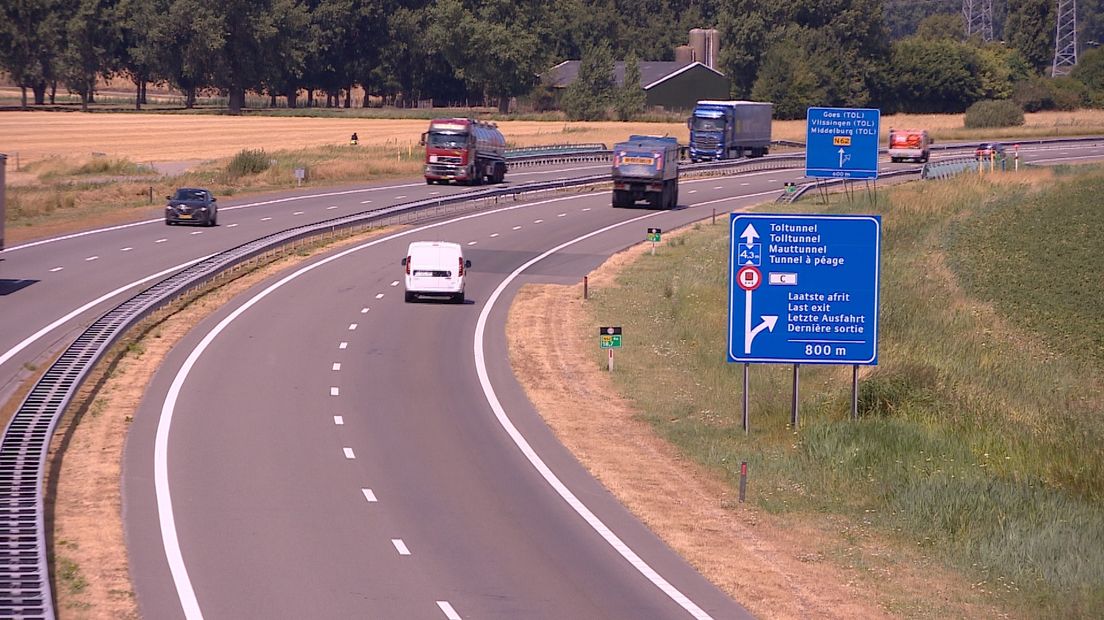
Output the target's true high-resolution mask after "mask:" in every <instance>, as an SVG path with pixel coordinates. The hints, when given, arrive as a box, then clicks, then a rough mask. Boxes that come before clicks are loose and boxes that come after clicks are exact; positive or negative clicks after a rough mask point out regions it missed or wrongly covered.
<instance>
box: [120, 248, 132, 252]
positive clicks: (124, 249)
mask: <svg viewBox="0 0 1104 620" xmlns="http://www.w3.org/2000/svg"><path fill="white" fill-rule="evenodd" d="M133 249H134V248H120V249H119V251H120V252H129V251H131V250H133Z"/></svg>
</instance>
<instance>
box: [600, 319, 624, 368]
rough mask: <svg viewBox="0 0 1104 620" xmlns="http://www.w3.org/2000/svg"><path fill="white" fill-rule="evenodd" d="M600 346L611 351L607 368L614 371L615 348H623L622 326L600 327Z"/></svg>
mask: <svg viewBox="0 0 1104 620" xmlns="http://www.w3.org/2000/svg"><path fill="white" fill-rule="evenodd" d="M598 346H599V347H601V348H603V349H606V350H607V351H608V352H609V358H608V361H607V362H606V370H607V371H609V372H613V350H614V349H620V348H621V326H620V325H615V326H611V327H599V328H598Z"/></svg>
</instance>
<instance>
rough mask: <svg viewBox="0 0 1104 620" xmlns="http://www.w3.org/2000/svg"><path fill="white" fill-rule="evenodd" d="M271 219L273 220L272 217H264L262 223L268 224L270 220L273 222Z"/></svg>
mask: <svg viewBox="0 0 1104 620" xmlns="http://www.w3.org/2000/svg"><path fill="white" fill-rule="evenodd" d="M271 219H272V218H270V217H262V218H261V221H262V222H267V221H268V220H271Z"/></svg>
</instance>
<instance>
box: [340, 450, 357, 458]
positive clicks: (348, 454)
mask: <svg viewBox="0 0 1104 620" xmlns="http://www.w3.org/2000/svg"><path fill="white" fill-rule="evenodd" d="M342 451H344V452H345V458H347V459H355V458H356V455H355V454H353V449H352V448H342Z"/></svg>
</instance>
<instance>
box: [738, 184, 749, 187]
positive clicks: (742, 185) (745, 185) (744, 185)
mask: <svg viewBox="0 0 1104 620" xmlns="http://www.w3.org/2000/svg"><path fill="white" fill-rule="evenodd" d="M748 185H751V183H741V184H740V187H747V186H748Z"/></svg>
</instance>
